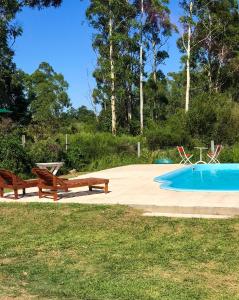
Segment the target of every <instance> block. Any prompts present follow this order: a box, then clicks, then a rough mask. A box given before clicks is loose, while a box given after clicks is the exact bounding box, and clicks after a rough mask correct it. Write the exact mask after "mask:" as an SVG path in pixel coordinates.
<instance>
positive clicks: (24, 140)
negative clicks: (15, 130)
mask: <svg viewBox="0 0 239 300" xmlns="http://www.w3.org/2000/svg"><path fill="white" fill-rule="evenodd" d="M25 145H26V136H25V134H23V135H22V147H25Z"/></svg>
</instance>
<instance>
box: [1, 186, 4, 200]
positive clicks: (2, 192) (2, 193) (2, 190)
mask: <svg viewBox="0 0 239 300" xmlns="http://www.w3.org/2000/svg"><path fill="white" fill-rule="evenodd" d="M3 195H4V189H3V188H0V197H1V198H3Z"/></svg>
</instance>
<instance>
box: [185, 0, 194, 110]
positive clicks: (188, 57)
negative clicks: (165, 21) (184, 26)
mask: <svg viewBox="0 0 239 300" xmlns="http://www.w3.org/2000/svg"><path fill="white" fill-rule="evenodd" d="M192 10H193V2H192V1H191V2H190V19H191V18H192ZM191 30H192V27H191V20H190V21H189V22H188V45H187V63H186V68H187V86H186V101H185V111H186V112H188V110H189V102H190V83H191V74H190V58H191Z"/></svg>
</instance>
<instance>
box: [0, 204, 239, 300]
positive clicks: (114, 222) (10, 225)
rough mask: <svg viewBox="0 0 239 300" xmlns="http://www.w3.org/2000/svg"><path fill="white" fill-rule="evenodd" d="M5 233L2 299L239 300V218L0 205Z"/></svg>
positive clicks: (0, 229)
mask: <svg viewBox="0 0 239 300" xmlns="http://www.w3.org/2000/svg"><path fill="white" fill-rule="evenodd" d="M0 237H1V239H0V295H1V296H0V298H2V299H6V297H7V296H9V297H14V296H17V297H22V298H23V299H28V298H29V299H31V296H33V297H34V295H36V296H37V298H40V299H44V298H48V299H66V298H67V299H91V300H93V299H96V300H101V299H111V300H112V299H144V300H147V299H174V300H176V299H203V300H205V299H230V300H232V299H239V250H238V249H239V248H238V245H239V220H238V219H233V220H215V221H214V220H197V219H195V220H190V219H188V220H181V219H166V218H144V217H141V216H140V214H139V212H137V211H135V210H133V209H130V208H127V207H120V206H117V207H106V206H86V205H85V206H83V205H63V204H0ZM8 299H9V298H8Z"/></svg>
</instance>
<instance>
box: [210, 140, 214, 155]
mask: <svg viewBox="0 0 239 300" xmlns="http://www.w3.org/2000/svg"><path fill="white" fill-rule="evenodd" d="M214 150H215V145H214V141H213V140H212V141H211V152H212V153H214Z"/></svg>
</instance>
